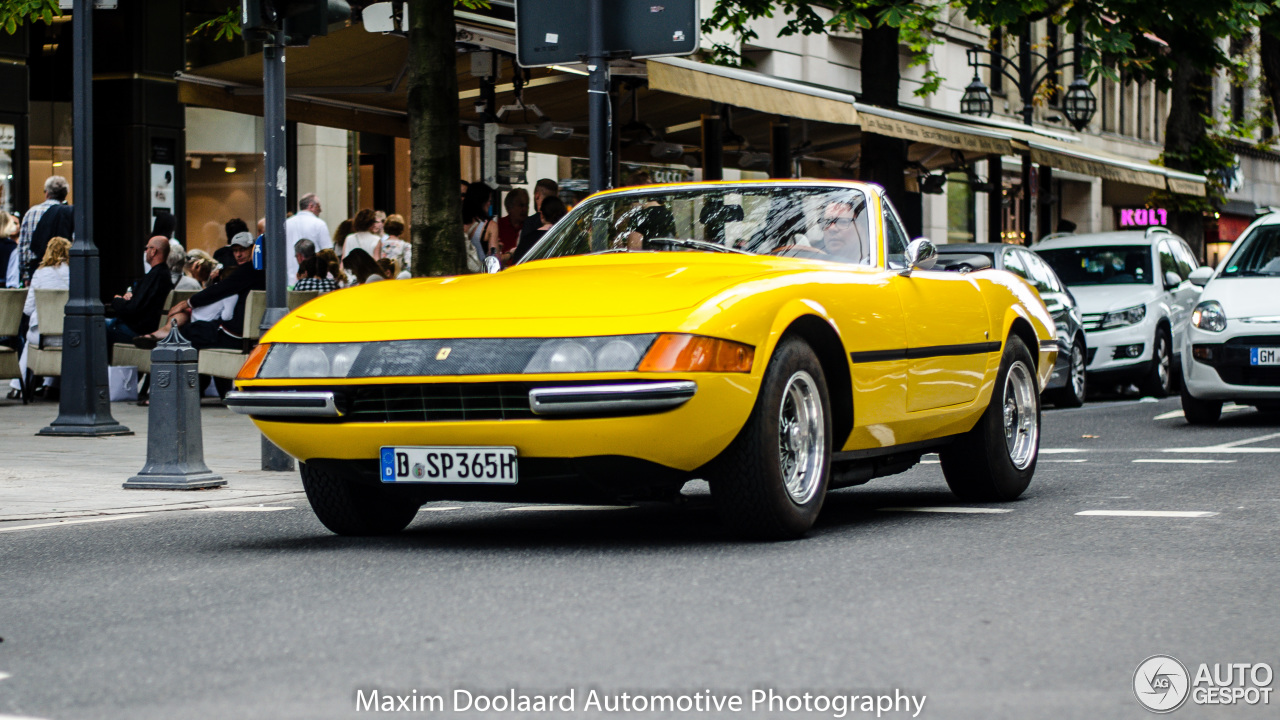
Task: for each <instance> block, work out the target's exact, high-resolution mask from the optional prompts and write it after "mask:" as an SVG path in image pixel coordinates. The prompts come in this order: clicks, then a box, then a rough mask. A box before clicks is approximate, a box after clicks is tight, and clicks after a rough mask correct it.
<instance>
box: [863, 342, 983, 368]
mask: <svg viewBox="0 0 1280 720" xmlns="http://www.w3.org/2000/svg"><path fill="white" fill-rule="evenodd" d="M999 350H1000V343H999V342H998V341H992V342H983V343H965V344H963V345H931V346H929V347H918V348H900V349H896V350H868V351H865V352H853V353H849V359H850V360H851V361H853V362H855V363H869V362H886V361H889V360H920V359H923V358H933V357H950V356H955V355H981V354H983V353H993V352H997V351H999Z"/></svg>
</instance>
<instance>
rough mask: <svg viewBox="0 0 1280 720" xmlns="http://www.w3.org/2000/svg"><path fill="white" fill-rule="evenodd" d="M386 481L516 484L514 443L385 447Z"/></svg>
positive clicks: (383, 461) (381, 454)
mask: <svg viewBox="0 0 1280 720" xmlns="http://www.w3.org/2000/svg"><path fill="white" fill-rule="evenodd" d="M380 457H381V464H382V482H384V483H467V484H485V485H515V484H516V481H517V479H518V477H519V476H518V474H517V472H516V449H515V448H513V447H384V448H382V452H381V453H380Z"/></svg>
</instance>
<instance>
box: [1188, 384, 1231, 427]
mask: <svg viewBox="0 0 1280 720" xmlns="http://www.w3.org/2000/svg"><path fill="white" fill-rule="evenodd" d="M1182 415H1183V417H1185V418H1186V419H1187V423H1188V424H1189V425H1215V424H1217V422H1218V419H1219V418H1221V417H1222V401H1221V400H1200V399H1198V398H1194V397H1192V396H1191V393H1190V392H1187V384H1186V383H1185V382H1183V383H1182Z"/></svg>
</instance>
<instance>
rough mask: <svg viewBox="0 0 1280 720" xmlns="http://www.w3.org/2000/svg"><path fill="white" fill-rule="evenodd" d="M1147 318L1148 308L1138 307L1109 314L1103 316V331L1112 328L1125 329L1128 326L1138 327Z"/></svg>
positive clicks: (1144, 306)
mask: <svg viewBox="0 0 1280 720" xmlns="http://www.w3.org/2000/svg"><path fill="white" fill-rule="evenodd" d="M1146 316H1147V306H1146V305H1137V306H1135V307H1131V308H1125V309H1124V310H1117V311H1115V312H1109V313H1107V314H1106V315H1103V316H1102V328H1101V329H1102V330H1108V329H1110V328H1118V327H1125V326H1126V325H1137V324H1138V323H1140V322H1142V320H1143V318H1145V317H1146Z"/></svg>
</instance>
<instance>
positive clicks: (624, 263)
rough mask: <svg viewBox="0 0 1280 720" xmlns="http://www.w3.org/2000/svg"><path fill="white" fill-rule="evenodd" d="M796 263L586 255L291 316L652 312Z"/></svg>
mask: <svg viewBox="0 0 1280 720" xmlns="http://www.w3.org/2000/svg"><path fill="white" fill-rule="evenodd" d="M797 264H803V265H812V264H814V263H813V262H812V261H797V260H794V259H786V258H769V257H762V256H749V255H727V254H726V255H709V254H702V253H635V254H622V253H618V254H608V255H587V256H579V257H571V258H558V259H554V260H542V261H537V262H531V263H528V264H524V265H518V266H516V267H513V268H509V269H507V270H504V271H502V272H500V273H497V274H493V275H484V274H479V275H458V276H453V277H442V278H419V279H413V280H397V281H389V282H376V283H372V284H370V285H365V286H361V287H358V288H352V289H349V290H342V291H340V292H336V293H330V294H328V295H324V296H322V297H319V298H317V299H315V300H313V301H311V302H309V303H307V304H306V305H304V306H303V307H301V308H299V309H298V310H297V311H296V312H295V313H294V315H295V316H296V317H297V318H300V319H304V320H314V321H319V322H328V323H377V322H392V323H394V322H418V321H429V320H478V321H484V320H497V319H502V320H521V319H532V318H537V319H554V318H601V317H627V316H637V315H654V314H659V313H667V312H672V311H675V310H681V309H684V308H691V307H694V306H696V305H698V304H700V303H702V302H703V301H705V300H707V299H708V298H711V297H713V296H714V295H716V294H717V293H719V292H721V291H723V290H725V289H726V288H728V287H731V286H733V285H734V284H737V283H740V282H744V281H746V280H749V279H751V278H753V277H757V276H761V275H766V274H771V273H774V272H778V271H782V270H785V269H788V266H790V268H791V269H795V267H796V266H797ZM821 265H823V266H827V264H826V263H821Z"/></svg>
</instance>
